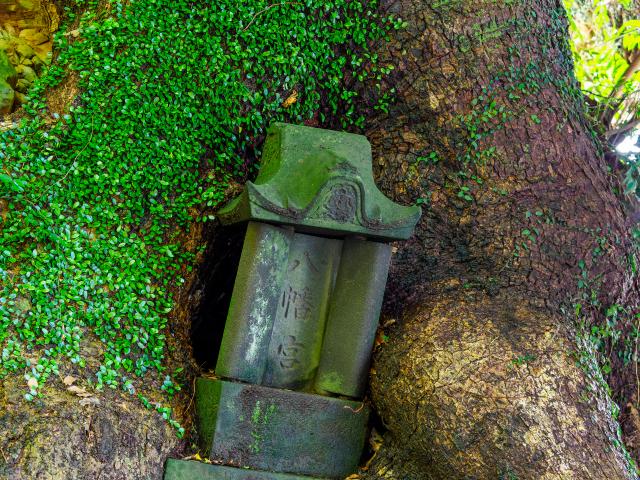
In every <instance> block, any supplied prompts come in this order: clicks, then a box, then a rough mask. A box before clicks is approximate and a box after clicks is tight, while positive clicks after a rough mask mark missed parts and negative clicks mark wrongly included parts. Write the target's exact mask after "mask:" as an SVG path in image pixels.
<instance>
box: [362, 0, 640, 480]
mask: <svg viewBox="0 0 640 480" xmlns="http://www.w3.org/2000/svg"><path fill="white" fill-rule="evenodd" d="M383 6H384V8H385V9H386V10H387V11H389V12H393V13H396V14H398V15H400V16H401V17H402V18H404V19H406V20H407V21H408V23H409V25H408V28H407V29H406V30H404V31H401V32H399V33H398V35H397V36H396V37H395V38H394V39H393V40H392V45H391V47H390V48H389V47H388V46H381V47H380V54H381V55H383V57H384V58H385V60H386V61H387V62H389V63H390V64H392V65H394V66H395V70H394V72H393V73H392V75H391V77H390V79H389V85H390V86H393V87H395V89H396V90H397V92H398V94H397V97H398V101H397V102H396V103H395V105H394V106H393V107H392V109H391V110H390V112H389V114H388V115H382V116H378V117H376V118H375V119H373V121H372V123H370V124H369V125H370V127H369V129H368V131H367V134H368V136H369V138H371V140H372V143H373V146H374V157H375V158H374V167H375V171H376V175H377V180H378V182H379V185H381V188H382V189H383V190H384V191H385V193H387V194H389V195H390V196H392V197H393V198H395V199H396V200H397V201H401V202H405V203H410V202H412V201H415V200H416V198H422V199H424V200H423V202H424V204H425V208H424V214H423V218H422V220H421V222H420V224H419V226H418V229H417V232H416V235H415V237H414V238H413V239H412V240H411V241H409V242H407V243H404V244H399V245H398V250H397V253H396V255H395V256H394V260H393V267H392V271H391V275H390V280H389V284H388V291H387V292H388V293H387V301H386V303H385V315H386V317H387V320H389V319H393V320H397V322H396V323H395V326H393V327H391V328H390V329H389V331H388V335H389V341H388V342H387V343H386V344H384V345H383V346H381V347H380V348H379V350H378V352H377V355H376V361H375V364H374V368H373V372H372V373H373V375H372V383H371V394H372V400H373V403H374V406H375V408H376V409H377V411H378V413H379V414H380V416H381V419H382V422H383V423H384V426H385V427H386V428H387V433H386V435H385V437H384V443H383V446H382V447H381V450H380V451H379V452H378V454H377V456H376V458H375V459H374V462H373V464H372V465H371V467H370V469H369V472H368V474H367V475H366V476H365V478H391V479H396V478H397V479H425V478H429V479H470V478H474V479H490V478H505V479H512V478H517V479H541V478H545V479H561V478H562V479H565V478H576V479H577V478H581V479H587V478H590V479H603V478H607V479H622V478H636V474H635V473H634V472H633V467H632V466H631V465H629V463H628V454H626V453H625V452H624V451H623V448H621V447H622V443H621V438H620V436H619V434H618V425H617V423H616V421H615V418H614V417H615V415H616V413H617V412H616V407H615V405H614V404H613V402H612V400H611V398H610V397H609V395H608V394H607V386H606V383H605V382H604V380H603V378H602V376H601V374H600V372H599V369H598V368H597V365H596V364H595V363H594V360H593V359H594V357H593V352H592V346H591V344H590V343H591V342H590V341H589V339H588V334H586V333H585V331H586V330H587V329H588V326H589V325H590V324H591V323H593V322H597V321H598V320H599V319H600V316H601V312H602V310H603V308H606V307H607V306H610V305H621V306H625V307H627V308H628V309H633V308H635V307H636V305H637V301H638V292H637V285H636V283H635V280H634V276H633V273H632V269H631V268H630V267H629V265H628V263H627V260H628V258H629V256H630V255H634V252H635V249H634V246H633V245H632V243H631V241H630V232H629V229H630V226H631V221H630V220H629V219H628V217H627V215H626V211H627V210H628V208H627V207H629V206H631V207H633V205H628V204H629V203H630V202H629V201H623V200H621V198H620V195H619V192H620V187H619V186H618V183H617V179H616V178H615V176H614V175H613V174H612V173H610V172H609V171H608V169H607V167H606V164H605V162H604V159H603V156H602V155H601V154H600V153H599V150H598V148H599V147H598V145H597V142H595V141H594V136H593V133H592V131H591V129H590V127H589V125H588V123H587V122H586V121H585V117H584V113H583V109H582V98H581V95H580V93H579V91H578V86H577V84H576V82H575V80H574V77H573V73H572V68H573V65H572V61H571V53H570V49H569V46H568V43H567V28H566V19H565V13H564V10H563V8H562V4H561V2H560V1H554V0H537V1H533V0H530V1H510V2H495V1H493V0H479V1H474V2H471V1H462V0H458V1H454V0H452V1H419V0H396V1H394V0H386V1H384V2H383ZM388 323H391V322H388ZM581 325H582V327H581ZM585 325H586V326H587V327H586V328H585ZM618 363H619V362H618ZM619 366H620V367H622V366H621V365H619ZM629 370H630V369H629V368H627V369H626V370H625V369H623V368H621V369H620V370H619V371H618V372H617V374H618V377H620V378H623V379H624V378H626V379H627V380H628V379H629V378H628V376H629ZM611 380H612V383H615V382H616V381H617V380H616V378H614V377H612V378H611ZM622 383H624V384H625V385H627V384H628V383H629V382H622ZM632 385H635V383H633V384H632ZM613 393H614V395H617V394H619V393H620V390H619V389H618V390H614V392H613ZM627 393H628V392H627ZM619 399H620V398H618V400H619ZM626 414H627V413H626V412H625V415H626Z"/></svg>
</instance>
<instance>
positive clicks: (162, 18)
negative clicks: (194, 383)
mask: <svg viewBox="0 0 640 480" xmlns="http://www.w3.org/2000/svg"><path fill="white" fill-rule="evenodd" d="M98 4H99V5H98ZM83 9H84V13H83V14H82V15H81V16H80V17H77V15H79V14H77V13H74V12H80V11H82V10H83ZM66 16H67V18H68V19H69V20H70V21H77V22H79V25H80V26H79V29H78V32H79V35H75V34H65V32H64V31H61V32H59V33H58V34H57V35H56V38H55V50H56V52H58V61H57V64H56V65H54V66H53V67H51V69H50V70H49V72H48V73H47V74H46V75H44V76H43V77H42V78H41V79H40V80H39V81H38V82H37V84H36V85H35V87H34V88H33V90H32V91H31V92H30V99H29V104H28V105H27V106H26V108H25V110H26V112H27V114H28V115H27V117H26V118H24V119H23V120H22V122H21V124H20V125H19V127H17V128H14V129H11V130H7V131H4V132H1V133H0V214H1V216H0V225H1V227H2V229H1V232H0V379H1V378H3V377H5V376H7V375H10V374H12V373H17V372H26V374H25V380H26V381H27V383H28V386H29V387H28V393H27V394H26V398H27V399H33V398H35V397H37V396H39V395H41V392H40V388H41V387H42V385H43V384H44V383H45V382H46V381H47V379H48V378H49V377H51V376H52V375H59V374H60V373H59V367H60V368H61V366H62V364H64V365H66V366H69V364H72V365H76V366H77V367H74V368H81V367H84V366H85V365H86V363H87V355H88V354H87V353H86V352H87V351H88V349H89V348H91V349H92V351H95V348H96V347H95V345H98V347H97V348H99V349H100V351H101V352H102V362H101V365H100V366H99V367H98V369H97V370H96V371H94V372H93V375H89V376H88V377H87V380H88V381H90V382H92V383H93V384H94V385H95V387H97V388H98V389H100V388H104V387H111V388H122V389H124V390H125V391H128V392H130V393H134V392H136V393H137V391H139V390H140V389H141V386H142V387H144V385H145V384H146V385H152V386H154V388H155V390H156V391H157V392H161V391H164V392H166V393H167V394H169V395H172V394H173V393H175V392H176V391H178V390H179V388H180V387H179V385H178V384H177V383H176V382H175V381H174V380H172V373H171V372H168V371H167V368H166V367H165V365H164V363H163V360H164V355H165V350H166V348H167V338H166V335H167V334H168V330H167V321H168V314H169V313H170V312H171V311H172V309H173V308H174V299H173V298H172V291H174V290H172V289H175V287H180V285H182V284H183V283H184V281H185V280H184V277H185V276H186V275H187V274H188V273H189V271H190V269H191V268H192V266H193V264H194V262H195V252H189V251H186V248H185V247H184V246H183V244H182V243H181V238H184V235H185V234H186V233H187V232H188V231H189V228H191V226H192V225H193V224H194V222H197V221H208V220H210V219H212V218H213V215H212V212H213V209H214V208H216V207H217V206H218V205H219V204H220V202H222V201H223V200H224V199H225V189H226V187H227V184H228V182H229V181H230V180H231V179H232V178H234V179H235V180H240V181H242V180H244V179H245V178H246V176H247V175H248V174H249V173H250V172H251V171H252V170H253V169H254V160H253V159H254V158H255V155H254V154H255V152H257V153H259V152H258V149H259V148H258V145H259V143H260V138H262V137H263V136H264V132H265V129H266V127H267V126H268V125H269V124H270V123H271V122H273V121H289V122H295V123H301V122H304V121H307V120H310V119H314V121H316V122H317V121H318V120H319V121H320V122H323V121H324V119H325V118H328V117H331V118H333V119H338V121H339V122H340V123H341V124H342V125H343V127H350V126H354V125H355V126H357V125H362V123H363V122H364V116H363V114H364V112H362V111H361V109H360V107H359V105H360V98H361V93H358V91H362V90H364V89H365V88H366V89H369V90H373V91H379V92H380V97H379V98H380V99H381V100H380V103H379V104H378V105H377V108H381V109H385V108H386V105H385V102H388V99H389V97H388V92H384V91H383V90H382V87H381V83H380V80H381V79H382V77H383V76H384V75H386V74H387V73H388V72H389V70H390V68H391V67H388V66H386V65H381V64H379V61H378V58H377V57H376V56H375V55H373V54H371V53H370V51H369V45H370V44H372V43H373V42H377V41H380V40H382V39H385V38H387V35H388V33H389V32H390V31H392V30H393V29H398V28H402V25H403V23H402V21H401V20H399V19H395V18H392V17H383V16H380V15H379V14H378V13H376V5H375V4H373V3H371V2H363V1H353V0H322V1H320V0H301V1H297V2H282V3H279V4H272V3H271V2H267V1H265V0H251V1H245V2H238V1H236V0H219V1H216V2H200V3H198V2H195V3H194V2H190V1H185V0H171V1H169V0H145V1H140V0H137V1H111V2H87V1H77V2H76V4H75V5H72V7H68V8H67V11H66ZM78 32H76V33H78ZM70 33H74V32H70ZM70 75H73V77H74V78H77V79H79V80H78V87H79V91H80V93H79V95H78V96H77V98H76V99H75V100H74V101H73V104H72V105H71V106H70V108H69V110H68V112H65V113H64V114H62V115H58V114H56V113H52V112H51V111H50V109H49V106H48V101H47V97H46V94H47V92H48V89H50V88H51V87H55V86H57V85H59V84H60V83H61V82H63V81H64V80H66V79H68V78H69V76H70ZM354 79H357V80H358V81H359V82H364V86H362V85H361V87H362V88H361V89H360V90H358V91H356V86H357V84H356V83H355V80H354ZM70 81H71V80H70ZM293 91H296V92H297V100H296V101H295V102H293V103H292V104H289V105H286V102H284V100H285V99H287V98H288V97H289V96H290V95H291V94H292V92H293ZM65 368H66V367H65ZM147 373H152V374H153V375H151V378H149V375H147V378H146V379H145V384H143V383H142V382H141V381H140V380H139V378H140V377H142V376H144V375H145V374H147ZM174 374H175V372H174ZM34 379H35V381H34ZM149 405H151V403H149ZM161 408H162V407H157V408H156V410H158V411H159V412H160V413H161V414H163V415H164V416H167V417H170V412H169V411H166V410H162V411H161Z"/></svg>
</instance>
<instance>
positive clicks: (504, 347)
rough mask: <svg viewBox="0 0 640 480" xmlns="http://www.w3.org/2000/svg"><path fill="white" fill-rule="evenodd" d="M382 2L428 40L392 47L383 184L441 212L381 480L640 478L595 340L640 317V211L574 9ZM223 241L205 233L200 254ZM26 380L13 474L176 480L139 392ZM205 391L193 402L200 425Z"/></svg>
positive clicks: (0, 428) (9, 465) (407, 311)
mask: <svg viewBox="0 0 640 480" xmlns="http://www.w3.org/2000/svg"><path fill="white" fill-rule="evenodd" d="M381 3H382V8H383V9H384V10H386V11H387V12H390V13H394V14H397V15H399V16H401V17H402V18H404V19H405V20H407V22H408V27H407V28H406V29H404V30H400V31H398V32H397V33H396V35H395V36H394V38H392V39H391V42H390V44H386V43H385V44H381V45H379V51H378V54H379V55H380V56H381V57H382V58H383V60H384V62H386V63H388V64H390V65H393V66H394V67H395V69H394V71H393V73H392V74H391V76H390V77H389V78H388V79H387V83H388V88H395V90H396V97H397V100H396V102H395V103H394V105H393V106H392V108H391V109H390V111H389V112H388V113H382V112H377V113H375V114H372V115H370V118H369V119H368V129H367V131H366V134H367V135H368V137H369V138H370V139H371V141H372V144H373V147H374V170H375V174H376V177H377V181H378V185H379V186H380V188H381V189H382V190H383V191H384V192H385V193H386V194H387V195H389V196H391V197H392V198H394V199H395V200H396V201H398V202H402V203H405V204H410V203H414V202H416V201H417V200H419V201H420V202H422V204H423V210H424V214H423V218H422V220H421V222H420V224H419V226H418V228H417V231H416V235H415V236H414V238H413V239H411V240H410V241H408V242H404V243H399V244H398V245H397V251H396V253H395V255H394V258H393V264H392V270H391V274H390V278H389V283H388V289H387V295H386V301H385V306H384V319H383V320H384V321H385V323H386V324H392V326H390V327H389V328H388V329H387V333H388V335H389V340H388V341H387V342H386V343H385V344H383V345H381V346H380V347H379V348H378V350H377V351H376V355H375V362H374V365H373V370H372V376H371V400H372V403H373V405H374V408H375V409H376V411H377V412H378V415H379V416H380V419H381V421H382V423H383V425H384V427H385V429H386V432H385V433H384V442H383V444H382V446H381V448H380V449H379V451H378V453H377V455H376V457H375V458H374V460H373V462H372V464H371V465H370V467H369V468H368V471H367V472H366V473H364V474H363V477H364V478H367V479H369V478H370V479H378V478H385V479H398V480H424V479H447V480H453V479H495V478H501V479H510V480H512V479H519V480H523V479H536V480H537V479H570V478H575V479H598V480H601V479H629V478H636V475H635V473H633V472H632V467H631V466H630V465H629V461H628V456H627V455H625V452H624V450H623V448H622V443H621V439H620V436H619V433H618V424H617V422H616V420H615V418H614V413H615V405H614V403H613V402H612V400H611V398H610V396H609V395H608V393H607V388H606V384H605V383H604V380H603V378H602V375H601V374H600V370H599V369H598V367H597V365H596V364H595V362H594V357H593V351H592V346H591V343H590V341H589V339H588V338H587V337H586V336H585V334H584V328H582V327H581V325H589V324H590V322H595V321H598V319H599V318H600V317H599V315H600V314H601V311H602V309H603V308H606V307H607V306H610V305H614V304H619V305H623V306H625V307H626V308H628V309H633V308H635V307H636V306H637V303H638V290H637V284H636V281H635V279H634V276H633V272H632V270H631V269H630V267H629V265H628V263H627V262H628V260H629V258H630V256H633V255H635V250H634V246H633V244H632V242H631V240H630V238H631V236H630V234H629V229H630V227H631V220H630V218H631V217H629V216H628V215H627V213H626V212H627V210H629V207H634V205H635V204H632V202H631V201H630V200H629V199H626V200H624V199H621V198H620V195H619V192H620V188H619V186H618V183H617V179H616V177H615V176H614V175H615V172H613V173H612V172H609V171H608V170H607V167H606V164H605V162H604V159H603V158H602V155H600V154H599V150H598V146H597V144H596V143H595V142H594V138H593V134H592V132H591V130H590V128H589V126H588V124H587V122H586V121H585V117H584V113H583V109H582V97H581V95H580V93H579V91H578V86H577V84H576V83H575V81H574V80H573V75H572V64H571V54H570V50H569V47H568V44H567V30H566V19H565V14H564V11H563V9H562V5H561V2H560V0H505V1H497V0H475V1H470V0H383V1H382V2H381ZM320 126H322V127H332V126H333V127H335V125H320ZM623 200H624V201H623ZM0 207H2V206H1V205H0ZM0 213H1V212H0ZM214 236H215V232H207V231H205V230H203V229H201V228H194V229H193V230H192V232H191V234H190V235H189V237H188V238H185V239H184V243H185V245H188V246H189V248H193V249H194V251H195V247H196V246H197V245H201V244H203V243H206V242H208V241H209V242H210V240H211V238H212V237H214ZM209 245H210V249H209V251H208V254H209V255H210V254H212V253H213V254H216V252H214V251H212V249H215V248H218V247H214V246H213V245H214V244H213V243H211V242H210V243H209ZM201 262H203V263H204V256H203V257H202V258H201ZM206 270H207V269H202V271H201V272H200V274H198V273H193V274H191V275H186V276H185V278H186V279H187V281H186V283H185V284H184V285H183V286H181V287H180V288H179V289H177V290H176V292H175V293H176V304H177V305H179V306H180V308H178V309H177V310H176V311H175V312H174V313H173V314H172V318H171V321H170V329H171V332H170V335H167V337H168V338H171V346H170V349H169V352H170V354H169V358H168V359H167V363H168V365H169V367H174V366H176V365H186V366H187V375H186V383H187V384H188V385H190V384H191V380H192V378H193V375H194V374H195V372H196V368H195V366H194V361H193V355H192V351H191V347H190V335H189V328H190V324H189V322H190V318H191V316H192V315H193V309H194V308H195V306H197V304H198V302H199V298H200V296H201V292H202V291H203V288H204V286H203V282H204V281H205V280H206V278H207V275H206V274H205V271H206ZM393 320H395V322H393ZM95 358H96V361H99V359H100V352H99V351H97V352H96V355H95ZM617 366H618V367H620V368H619V369H618V371H617V372H618V374H617V376H616V377H612V378H611V379H610V380H611V384H612V385H614V386H615V388H614V391H613V394H614V396H616V399H617V400H621V399H622V398H630V399H631V400H630V405H631V406H630V407H629V408H626V409H625V411H623V418H625V417H624V416H628V417H630V416H632V415H633V414H634V411H635V410H634V409H633V404H634V403H635V402H637V400H638V399H637V398H635V399H634V398H633V391H634V389H635V385H636V384H635V383H634V379H633V378H632V377H631V375H632V370H631V369H630V368H629V367H626V368H625V367H624V366H623V365H617ZM18 383H19V380H15V381H13V380H12V381H7V382H5V383H4V384H3V385H1V386H0V406H1V407H2V410H0V436H1V437H2V438H5V439H7V440H5V441H4V442H2V443H1V444H0V446H1V447H2V449H0V478H7V479H11V480H22V479H33V478H38V479H59V478H78V479H94V478H96V479H97V478H99V479H102V480H106V479H127V480H131V479H148V478H157V479H160V478H161V474H162V473H161V472H162V469H163V463H164V460H165V459H166V457H167V456H174V457H175V456H180V453H181V451H183V450H184V448H185V447H186V445H187V442H180V441H178V440H177V439H176V437H175V435H174V434H173V432H172V431H171V430H170V429H169V428H168V427H167V426H166V425H165V424H164V423H163V422H162V420H160V419H159V417H158V415H157V414H156V413H154V412H151V413H150V412H149V411H148V410H145V409H144V408H142V407H141V406H140V404H139V402H138V400H137V399H135V398H132V397H130V396H126V395H120V394H117V393H115V392H111V393H105V394H104V396H103V397H101V398H99V399H98V400H99V401H100V405H95V404H93V405H92V404H87V405H84V406H83V405H80V403H79V401H80V399H79V398H77V397H76V396H74V395H73V394H72V392H69V391H68V390H67V387H66V386H65V385H63V384H62V382H57V383H55V382H53V383H52V384H51V385H50V386H49V387H48V390H47V392H46V396H45V399H46V400H45V401H43V402H42V403H36V404H34V405H31V406H28V407H25V406H24V402H22V401H21V400H20V399H19V398H15V394H14V393H13V392H16V391H18V392H20V391H22V387H23V386H18V385H17V384H18ZM630 385H631V387H630ZM632 387H633V388H632ZM191 393H192V392H191V391H186V392H183V394H182V395H181V396H178V397H177V398H176V399H175V400H174V402H173V406H174V407H175V408H176V409H177V416H178V419H179V420H181V421H182V423H183V425H185V426H187V427H189V425H190V419H191V416H192V413H193V408H192V407H193V405H192V402H191ZM625 433H627V434H628V436H627V438H632V437H633V435H634V431H633V430H631V431H629V432H625ZM141 439H144V441H141ZM141 444H143V445H142V446H141Z"/></svg>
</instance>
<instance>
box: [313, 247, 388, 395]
mask: <svg viewBox="0 0 640 480" xmlns="http://www.w3.org/2000/svg"><path fill="white" fill-rule="evenodd" d="M390 258H391V246H389V245H387V244H384V243H378V242H369V241H365V240H359V239H355V238H348V239H346V240H345V241H344V245H343V249H342V260H341V262H340V268H339V270H338V277H337V279H336V283H335V287H334V290H333V293H332V295H331V301H330V307H329V317H328V319H327V327H326V330H325V338H324V344H323V346H322V354H321V361H320V367H319V369H318V375H317V378H316V388H317V389H318V390H319V391H324V392H331V393H334V394H338V395H345V396H348V397H355V398H360V397H362V396H363V395H364V392H365V388H366V385H367V378H368V373H369V362H370V359H371V350H372V349H373V342H374V340H375V334H376V329H377V327H378V317H379V315H380V307H381V305H382V298H383V295H384V287H385V284H386V281H387V273H388V270H389V261H390Z"/></svg>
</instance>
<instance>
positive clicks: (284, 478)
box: [164, 459, 321, 480]
mask: <svg viewBox="0 0 640 480" xmlns="http://www.w3.org/2000/svg"><path fill="white" fill-rule="evenodd" d="M164 480H321V479H318V478H317V477H306V476H300V475H288V474H286V473H271V472H264V471H260V470H248V469H246V468H234V467H228V466H224V465H212V464H211V465H209V464H206V463H202V462H193V461H188V460H174V459H169V460H167V464H166V469H165V472H164Z"/></svg>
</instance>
